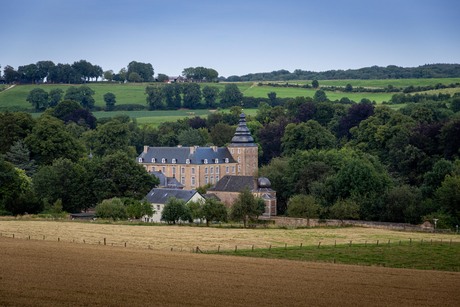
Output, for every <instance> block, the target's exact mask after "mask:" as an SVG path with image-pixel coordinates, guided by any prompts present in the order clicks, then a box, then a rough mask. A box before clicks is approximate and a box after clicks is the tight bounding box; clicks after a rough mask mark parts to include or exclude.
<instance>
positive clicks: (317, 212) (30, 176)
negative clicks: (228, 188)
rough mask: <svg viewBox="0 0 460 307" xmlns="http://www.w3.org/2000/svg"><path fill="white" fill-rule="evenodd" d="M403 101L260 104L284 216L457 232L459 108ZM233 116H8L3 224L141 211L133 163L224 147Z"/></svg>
mask: <svg viewBox="0 0 460 307" xmlns="http://www.w3.org/2000/svg"><path fill="white" fill-rule="evenodd" d="M395 95H399V96H395V97H399V98H398V99H402V98H404V103H405V104H404V105H401V107H400V108H399V109H394V108H390V107H389V106H387V105H376V104H375V103H372V102H371V101H369V100H366V99H363V100H362V101H360V102H353V101H350V100H347V99H341V100H336V101H330V100H329V99H328V98H327V96H325V95H324V91H321V90H318V91H317V94H315V96H314V97H313V98H310V97H297V98H291V99H276V95H274V96H275V97H272V99H268V100H267V101H266V102H260V103H259V108H258V111H257V113H256V115H255V116H248V118H247V120H248V127H249V128H250V129H251V132H252V134H253V136H254V138H255V140H256V142H257V143H258V144H259V154H260V157H259V161H260V165H259V167H260V168H259V175H260V176H266V177H268V178H269V179H270V181H271V182H272V187H273V189H275V190H276V191H277V197H278V211H279V213H280V214H286V215H289V216H299V217H318V218H338V219H363V220H374V221H392V222H407V223H413V224H417V223H421V222H422V221H423V220H432V219H434V218H436V219H438V227H439V228H453V227H455V225H458V223H459V221H460V219H459V218H460V159H459V155H460V115H459V114H460V96H459V95H458V94H454V95H452V96H451V95H448V94H447V95H419V94H411V93H400V94H395ZM401 95H402V96H401ZM272 96H273V95H272ZM67 98H69V97H67ZM229 110H230V111H216V112H214V113H212V114H209V115H208V116H207V117H198V116H190V117H187V118H183V119H180V120H177V121H175V122H163V123H161V124H160V125H159V126H158V127H153V126H149V125H140V124H138V123H137V122H136V120H135V119H133V118H130V117H128V116H114V117H111V118H101V119H96V118H95V117H94V116H93V115H92V113H91V108H89V107H88V104H85V103H84V101H80V102H76V101H74V100H72V99H70V98H69V99H64V98H61V101H59V102H57V104H56V105H53V106H51V107H48V108H46V110H44V112H43V113H42V114H41V115H40V116H39V117H38V118H33V117H32V116H31V115H30V114H28V113H23V112H3V113H0V131H1V132H2V133H1V134H0V153H1V158H0V168H1V171H0V176H1V178H0V180H1V182H2V184H1V187H0V211H1V214H23V213H25V212H28V213H38V212H43V211H47V210H48V211H50V210H53V208H55V207H59V206H61V207H62V208H61V209H62V210H64V211H67V212H78V211H80V210H85V209H87V208H90V207H94V206H95V205H96V204H99V203H101V202H102V201H103V200H104V199H108V198H112V197H121V198H129V199H131V200H132V202H134V201H140V200H142V198H143V196H144V195H145V194H146V193H147V192H148V191H149V189H150V188H151V187H152V186H154V185H155V180H154V179H152V176H150V175H148V174H147V173H146V172H145V171H144V169H143V168H142V167H140V166H139V165H137V163H136V162H135V157H136V156H137V153H139V152H140V151H141V149H142V147H143V146H144V145H146V144H148V145H150V146H176V145H179V144H180V145H183V146H191V145H199V146H205V145H210V144H213V145H216V146H224V145H225V144H226V143H228V142H229V141H230V140H231V137H232V136H233V134H234V131H235V127H236V125H237V123H238V118H239V114H240V112H241V111H242V110H241V107H240V106H238V105H234V104H233V106H231V107H230V109H229ZM128 202H129V201H128Z"/></svg>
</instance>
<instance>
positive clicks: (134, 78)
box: [128, 71, 144, 82]
mask: <svg viewBox="0 0 460 307" xmlns="http://www.w3.org/2000/svg"><path fill="white" fill-rule="evenodd" d="M128 81H129V82H142V81H144V80H143V79H142V77H141V75H139V74H138V73H137V72H135V71H133V72H132V73H130V74H129V75H128Z"/></svg>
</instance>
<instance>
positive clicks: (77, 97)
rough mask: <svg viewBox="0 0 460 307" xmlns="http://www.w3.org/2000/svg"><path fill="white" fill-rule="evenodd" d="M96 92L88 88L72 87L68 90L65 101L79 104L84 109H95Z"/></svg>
mask: <svg viewBox="0 0 460 307" xmlns="http://www.w3.org/2000/svg"><path fill="white" fill-rule="evenodd" d="M94 93H95V92H94V91H93V90H92V89H91V88H90V87H88V86H86V85H82V86H79V87H75V86H71V87H69V88H68V89H67V91H66V94H65V96H64V99H67V100H73V101H75V102H78V103H79V104H80V105H81V106H82V107H83V108H86V109H92V108H93V107H94V98H93V95H94Z"/></svg>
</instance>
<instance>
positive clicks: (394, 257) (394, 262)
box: [209, 241, 460, 272]
mask: <svg viewBox="0 0 460 307" xmlns="http://www.w3.org/2000/svg"><path fill="white" fill-rule="evenodd" d="M209 253H220V254H224V255H233V256H245V257H259V258H272V259H289V260H298V261H314V262H329V263H342V264H355V265H369V266H385V267H392V268H408V269H419V270H441V271H454V272H459V271H460V257H459V255H460V244H459V243H456V242H449V241H444V242H441V241H436V242H433V241H412V242H411V243H409V242H407V241H404V242H401V241H394V242H389V243H387V242H380V244H377V243H376V242H369V243H367V244H353V243H351V244H341V245H336V246H334V245H325V246H320V245H318V246H303V247H302V246H295V247H293V246H291V247H276V248H263V249H259V248H255V249H245V250H236V251H220V252H217V251H210V252H209Z"/></svg>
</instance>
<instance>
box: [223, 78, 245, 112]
mask: <svg viewBox="0 0 460 307" xmlns="http://www.w3.org/2000/svg"><path fill="white" fill-rule="evenodd" d="M242 100H243V93H241V91H240V89H239V88H238V86H237V85H236V84H234V83H229V84H226V85H225V88H224V90H223V91H222V92H221V93H220V106H221V107H222V108H229V107H232V106H235V105H240V104H241V102H242Z"/></svg>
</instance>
